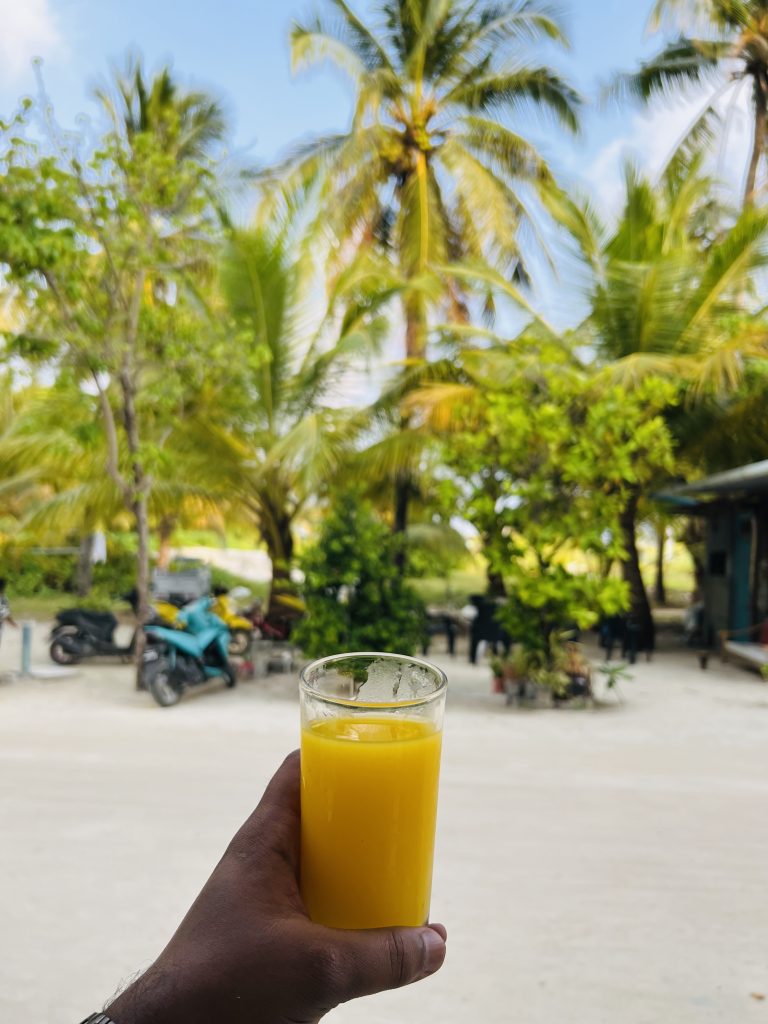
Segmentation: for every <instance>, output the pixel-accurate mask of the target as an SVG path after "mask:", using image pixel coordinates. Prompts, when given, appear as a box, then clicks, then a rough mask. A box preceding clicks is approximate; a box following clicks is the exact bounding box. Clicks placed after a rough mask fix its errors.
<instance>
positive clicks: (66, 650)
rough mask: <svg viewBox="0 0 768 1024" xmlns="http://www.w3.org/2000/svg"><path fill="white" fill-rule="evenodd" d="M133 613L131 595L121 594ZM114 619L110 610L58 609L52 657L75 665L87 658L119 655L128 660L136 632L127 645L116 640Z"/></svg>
mask: <svg viewBox="0 0 768 1024" xmlns="http://www.w3.org/2000/svg"><path fill="white" fill-rule="evenodd" d="M123 600H124V601H127V602H128V603H129V604H130V605H131V607H132V608H133V610H134V612H135V611H136V598H135V595H134V594H132V593H131V594H126V595H125V596H124V597H123ZM116 629H117V619H116V618H115V616H114V615H113V614H112V612H92V611H88V610H86V609H84V608H69V609H67V610H66V611H62V612H59V614H58V615H57V616H56V625H55V626H54V627H53V631H52V632H51V638H50V639H51V647H50V652H51V658H52V660H53V661H55V662H56V664H57V665H76V664H77V663H78V662H80V661H84V660H85V659H86V658H99V657H118V658H122V659H123V660H124V661H131V660H132V658H133V652H134V649H135V647H136V633H135V632H134V634H133V636H132V637H131V642H130V643H129V644H128V646H127V647H123V646H121V645H120V644H118V643H117V642H116V640H115V630H116Z"/></svg>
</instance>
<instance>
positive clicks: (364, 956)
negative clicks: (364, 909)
mask: <svg viewBox="0 0 768 1024" xmlns="http://www.w3.org/2000/svg"><path fill="white" fill-rule="evenodd" d="M445 939H446V931H445V928H443V927H442V925H434V926H432V927H428V928H387V929H380V930H376V931H360V932H353V931H350V932H337V933H335V936H334V947H335V948H334V952H335V953H336V955H337V959H336V963H337V966H338V974H337V982H338V987H339V991H338V993H337V998H338V1000H339V1002H342V1003H345V1002H348V1001H349V1000H350V999H358V998H360V997H361V996H371V995H374V994H375V993H377V992H385V991H386V990H387V989H392V988H401V987H402V986H403V985H411V984H413V982H415V981H421V980H422V979H423V978H428V977H429V976H430V975H431V974H434V973H435V972H436V971H439V970H440V968H441V967H442V966H443V961H444V960H445V953H446V948H445Z"/></svg>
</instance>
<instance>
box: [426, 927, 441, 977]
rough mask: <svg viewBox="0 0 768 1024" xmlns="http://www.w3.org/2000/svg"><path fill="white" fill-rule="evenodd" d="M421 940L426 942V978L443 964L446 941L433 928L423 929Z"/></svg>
mask: <svg viewBox="0 0 768 1024" xmlns="http://www.w3.org/2000/svg"><path fill="white" fill-rule="evenodd" d="M421 941H422V942H423V943H424V977H425V978H426V977H428V976H429V975H430V974H434V973H435V971H438V970H440V968H441V967H442V966H443V960H445V943H444V942H443V940H442V939H441V938H440V936H439V935H438V934H437V932H435V931H432V929H431V928H425V929H424V930H423V931H422V933H421Z"/></svg>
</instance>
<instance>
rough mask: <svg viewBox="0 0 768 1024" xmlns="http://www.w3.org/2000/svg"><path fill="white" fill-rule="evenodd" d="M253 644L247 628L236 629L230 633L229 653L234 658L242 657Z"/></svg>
mask: <svg viewBox="0 0 768 1024" xmlns="http://www.w3.org/2000/svg"><path fill="white" fill-rule="evenodd" d="M250 646H251V634H250V633H249V632H248V631H247V630H245V629H235V630H233V631H232V632H231V633H230V635H229V647H228V650H229V654H230V656H231V657H233V658H242V656H243V655H244V654H247V653H248V648H249V647H250Z"/></svg>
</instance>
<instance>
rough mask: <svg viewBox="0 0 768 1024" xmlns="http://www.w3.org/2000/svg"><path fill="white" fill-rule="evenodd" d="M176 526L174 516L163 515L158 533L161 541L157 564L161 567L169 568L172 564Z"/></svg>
mask: <svg viewBox="0 0 768 1024" xmlns="http://www.w3.org/2000/svg"><path fill="white" fill-rule="evenodd" d="M175 526H176V520H175V518H174V517H173V516H163V518H162V519H161V520H160V523H159V525H158V528H157V535H158V539H159V541H160V545H159V549H158V553H157V565H158V568H160V569H167V568H168V566H169V565H170V564H171V540H172V539H173V531H174V528H175Z"/></svg>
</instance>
